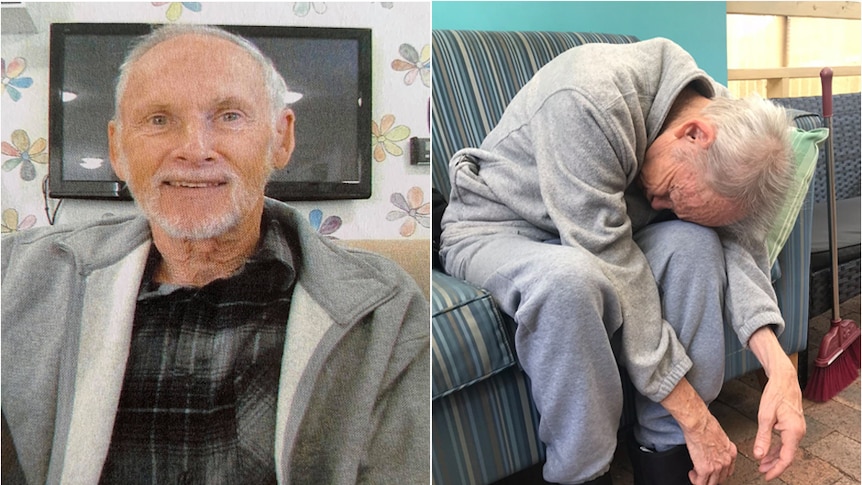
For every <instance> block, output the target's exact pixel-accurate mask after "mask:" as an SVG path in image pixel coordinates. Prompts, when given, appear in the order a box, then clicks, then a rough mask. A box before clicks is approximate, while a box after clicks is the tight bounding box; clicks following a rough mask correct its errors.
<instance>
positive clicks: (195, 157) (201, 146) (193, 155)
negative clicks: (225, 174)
mask: <svg viewBox="0 0 862 485" xmlns="http://www.w3.org/2000/svg"><path fill="white" fill-rule="evenodd" d="M212 144H213V135H212V130H211V126H210V122H209V120H205V119H193V120H187V121H185V122H184V123H183V124H182V128H181V130H180V140H179V143H178V146H177V153H176V155H177V158H178V159H181V160H184V161H187V162H191V163H203V162H207V161H212V159H213V154H212Z"/></svg>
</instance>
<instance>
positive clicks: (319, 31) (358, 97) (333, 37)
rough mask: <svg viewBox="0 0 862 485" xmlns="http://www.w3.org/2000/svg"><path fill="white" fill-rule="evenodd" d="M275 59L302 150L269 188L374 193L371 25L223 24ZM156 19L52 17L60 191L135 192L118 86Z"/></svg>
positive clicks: (53, 193) (286, 196)
mask: <svg viewBox="0 0 862 485" xmlns="http://www.w3.org/2000/svg"><path fill="white" fill-rule="evenodd" d="M221 27H222V28H224V29H225V30H228V31H230V32H234V33H236V34H239V35H241V36H243V37H245V38H247V39H249V40H250V41H252V42H253V43H255V44H256V45H257V46H258V48H260V50H261V51H262V52H263V53H264V54H266V55H267V56H268V57H269V58H270V59H272V60H273V62H274V64H275V66H276V68H277V69H278V70H279V72H280V73H281V75H282V76H284V78H285V80H286V81H287V85H288V88H289V89H290V92H291V94H290V96H289V99H287V100H285V101H286V103H288V104H289V106H290V108H291V109H293V111H294V112H295V113H296V149H295V151H294V153H293V156H292V157H291V161H290V163H289V164H288V166H287V167H286V168H284V169H282V170H278V171H276V172H275V173H274V174H273V176H272V179H271V180H270V183H269V185H268V186H267V195H268V196H270V197H273V198H276V199H280V200H327V199H363V198H368V197H370V195H371V148H372V147H371V31H370V30H369V29H354V28H321V27H271V26H266V27H264V26H240V25H223V26H221ZM153 28H154V26H151V25H148V24H104V23H101V24H93V23H55V24H52V25H51V46H50V50H51V64H50V66H51V67H50V96H49V144H48V145H49V147H50V165H49V177H48V195H49V196H50V197H52V198H64V197H70V198H98V199H131V196H130V194H129V192H128V190H127V188H126V187H125V184H124V183H123V182H121V181H120V180H119V179H118V178H117V177H116V175H115V174H114V172H113V170H112V169H111V165H110V159H109V156H108V135H107V126H108V121H110V119H111V118H112V117H113V114H114V86H115V84H116V79H117V75H118V72H119V67H120V64H121V63H122V61H123V59H124V57H125V55H126V53H127V51H128V50H129V49H130V47H131V45H132V43H133V41H134V40H135V39H136V38H138V37H139V36H141V35H145V34H147V33H148V32H150V31H151V30H152V29H153Z"/></svg>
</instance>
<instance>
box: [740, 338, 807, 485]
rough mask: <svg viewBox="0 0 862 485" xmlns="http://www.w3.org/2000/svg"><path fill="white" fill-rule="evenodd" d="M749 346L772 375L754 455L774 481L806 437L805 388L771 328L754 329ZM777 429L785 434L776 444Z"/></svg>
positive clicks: (763, 400) (759, 414) (759, 417)
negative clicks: (803, 391) (803, 390)
mask: <svg viewBox="0 0 862 485" xmlns="http://www.w3.org/2000/svg"><path fill="white" fill-rule="evenodd" d="M748 345H749V347H750V348H751V351H752V352H754V355H756V356H757V359H758V360H759V361H760V362H761V364H763V369H764V371H766V375H767V377H769V381H767V383H766V387H765V388H764V389H763V395H762V396H761V398H760V409H759V410H758V412H757V436H756V437H755V439H754V458H755V459H757V460H760V467H759V468H758V470H759V471H760V473H765V474H766V476H765V477H764V478H765V479H766V480H772V479H773V478H776V477H778V476H779V475H781V474H782V473H784V470H786V469H787V467H789V466H790V464H791V463H792V462H793V458H794V457H795V455H796V449H797V448H798V447H799V442H800V441H802V437H803V436H805V416H804V415H803V413H802V390H801V389H799V381H798V380H797V377H796V369H795V368H794V367H793V364H791V362H790V359H788V358H787V355H785V354H784V351H783V350H782V349H781V346H780V345H779V343H778V339H777V338H776V337H775V334H774V333H773V332H772V330H771V329H770V328H769V327H764V328H761V329H760V330H757V331H756V332H754V334H752V336H751V338H750V339H749V340H748ZM773 430H775V431H778V433H779V435H780V436H781V441H780V442H779V443H772V431H773Z"/></svg>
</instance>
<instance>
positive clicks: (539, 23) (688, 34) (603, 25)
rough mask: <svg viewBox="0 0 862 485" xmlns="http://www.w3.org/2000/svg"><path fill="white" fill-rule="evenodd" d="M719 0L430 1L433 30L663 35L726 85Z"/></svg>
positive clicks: (724, 37)
mask: <svg viewBox="0 0 862 485" xmlns="http://www.w3.org/2000/svg"><path fill="white" fill-rule="evenodd" d="M725 9H726V7H725V2H434V8H433V12H432V24H433V26H434V28H435V29H472V30H504V31H509V30H548V31H571V32H600V33H606V34H630V35H635V36H637V37H638V38H640V39H650V38H653V37H667V38H669V39H671V40H673V41H675V42H676V43H678V44H680V45H681V46H682V47H683V48H685V49H686V50H688V51H689V52H690V53H691V54H692V56H694V58H695V60H697V62H698V64H699V65H700V67H701V68H702V69H704V70H705V71H706V72H707V73H709V75H710V76H712V77H713V78H714V79H715V80H716V81H718V82H720V83H722V84H726V83H727V32H726V22H727V21H726V14H725Z"/></svg>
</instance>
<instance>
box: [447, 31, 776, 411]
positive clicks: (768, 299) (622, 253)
mask: <svg viewBox="0 0 862 485" xmlns="http://www.w3.org/2000/svg"><path fill="white" fill-rule="evenodd" d="M690 84H691V85H693V86H694V87H695V88H696V89H698V91H700V92H701V94H703V95H705V96H707V97H714V96H716V95H722V96H724V95H727V90H726V89H725V88H723V87H722V86H720V85H718V84H717V83H715V82H714V81H713V80H712V79H711V78H709V77H708V76H707V75H706V73H705V72H704V71H702V70H701V69H699V68H698V67H697V65H696V64H695V61H694V59H693V58H692V57H691V55H689V54H688V53H687V52H685V51H684V50H683V49H682V48H681V47H679V46H678V45H676V44H674V43H673V42H671V41H669V40H667V39H652V40H648V41H643V42H638V43H634V44H626V45H612V44H586V45H583V46H579V47H575V48H573V49H570V50H568V51H566V52H564V53H563V54H561V55H559V56H557V57H556V58H555V59H553V60H552V61H551V62H549V63H548V64H546V65H545V66H544V67H543V68H542V69H540V70H539V71H538V72H537V73H536V75H535V76H534V77H533V78H532V79H531V80H530V81H529V82H528V83H527V84H526V85H525V86H524V87H523V88H522V89H521V90H520V91H519V92H518V94H517V95H516V96H515V97H514V98H513V99H512V101H511V103H510V104H509V106H508V107H507V108H506V111H505V113H504V114H503V116H502V118H501V119H500V121H499V123H498V124H497V125H496V127H495V128H494V129H493V130H492V131H491V133H489V134H488V136H487V137H486V138H485V140H484V141H483V143H482V146H481V147H479V148H466V149H464V150H461V151H459V152H458V153H456V154H455V155H454V157H453V158H452V161H451V166H450V174H451V179H452V196H451V198H450V204H449V207H448V208H447V210H446V213H445V214H444V216H443V221H442V225H443V234H442V241H441V257H443V258H444V259H445V264H446V268H447V270H448V271H450V272H452V273H453V274H455V275H456V276H459V273H462V274H463V272H464V271H463V267H459V266H461V265H467V264H469V260H468V258H465V257H459V255H458V254H453V252H454V250H453V249H451V248H454V247H464V246H465V244H468V243H467V241H469V240H470V239H471V238H478V237H486V236H490V237H493V235H494V234H496V233H497V232H499V231H506V230H509V231H517V232H518V234H521V235H524V236H528V237H532V238H533V239H536V240H540V241H541V240H550V239H559V240H560V241H561V242H562V244H563V245H567V246H572V247H580V248H583V249H584V250H586V251H587V252H589V253H590V254H592V255H594V256H595V262H596V264H597V266H598V267H599V268H601V270H602V271H603V273H604V274H605V275H606V276H607V277H608V279H609V280H610V282H611V284H613V285H614V287H615V289H616V290H617V294H618V296H619V298H620V302H621V310H622V314H623V321H624V324H623V327H622V332H623V348H622V352H623V359H624V361H625V363H626V367H627V370H628V372H629V375H630V376H631V378H632V382H633V383H634V385H635V387H636V388H637V389H638V391H639V392H640V393H641V394H643V395H645V396H647V397H649V398H650V399H653V400H655V401H659V400H661V399H663V398H664V397H665V396H666V395H667V394H668V393H669V392H670V391H671V390H672V389H673V388H674V387H675V386H676V384H677V383H678V382H679V380H680V379H681V378H682V377H683V376H684V375H685V373H686V372H687V371H688V370H689V369H690V367H691V361H690V359H689V358H688V356H687V355H686V352H685V349H684V348H683V347H682V345H681V344H680V343H679V341H678V339H677V338H676V335H675V334H674V332H673V329H672V328H671V326H670V325H669V324H668V323H667V322H665V321H664V320H663V319H662V312H661V307H660V303H659V295H658V290H657V288H656V283H655V280H654V278H653V275H652V272H651V270H650V268H649V265H648V263H647V261H646V258H645V257H644V255H643V253H642V252H641V250H640V249H639V248H638V247H637V245H636V244H635V243H634V240H633V238H632V234H633V233H634V232H636V231H637V230H638V229H640V228H642V227H644V226H645V225H647V224H649V223H650V222H651V221H652V220H653V219H654V218H655V216H656V215H657V213H656V212H655V211H653V210H652V208H651V207H650V205H649V203H648V202H647V200H646V198H645V197H644V195H643V193H642V191H641V190H640V189H639V188H638V186H637V184H636V180H637V176H638V174H639V172H640V169H641V166H642V164H643V161H644V155H645V153H646V149H647V147H648V146H649V145H650V144H652V142H653V141H654V140H655V139H656V138H657V137H658V135H659V133H660V130H661V128H662V125H663V123H664V121H665V119H666V118H667V115H668V112H669V111H670V108H671V106H672V105H673V102H674V101H675V100H676V98H677V96H678V95H679V93H680V92H681V91H682V90H683V88H685V87H686V86H688V85H690ZM465 155H468V156H470V157H472V159H473V160H475V165H474V167H475V166H477V168H474V169H472V170H475V171H476V172H477V173H475V174H464V173H463V172H462V173H459V170H468V169H470V168H469V165H470V164H466V165H465V164H464V163H463V159H464V156H465ZM465 166H466V167H467V168H465ZM463 200H470V201H471V202H470V205H469V206H467V205H466V203H465V205H464V206H463V207H462V206H461V205H459V204H460V201H463ZM722 243H723V245H724V247H725V256H726V263H727V264H726V266H727V272H728V291H727V294H726V297H725V298H726V300H725V301H726V306H727V308H728V310H727V312H728V314H727V315H726V320H727V321H728V322H729V323H730V324H731V325H732V326H733V328H734V330H736V333H737V335H738V336H739V338H740V340H741V341H742V342H743V344H745V343H747V342H748V338H749V337H750V336H751V334H752V333H754V331H755V330H757V329H758V328H760V327H762V326H764V325H769V324H774V325H776V326H777V327H779V331H781V329H783V325H784V322H783V320H782V318H781V314H780V312H779V310H778V306H777V303H776V298H775V293H774V290H773V289H772V286H771V283H770V281H769V277H768V276H767V275H768V272H769V271H768V270H769V268H768V264H767V261H766V251H765V249H766V248H765V243H764V244H762V245H761V244H758V245H756V247H751V246H750V245H743V244H742V243H741V242H740V241H738V240H737V239H736V238H735V237H734V236H733V235H731V234H722ZM761 246H762V247H761ZM450 251H451V252H450ZM477 283H479V284H481V282H477Z"/></svg>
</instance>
